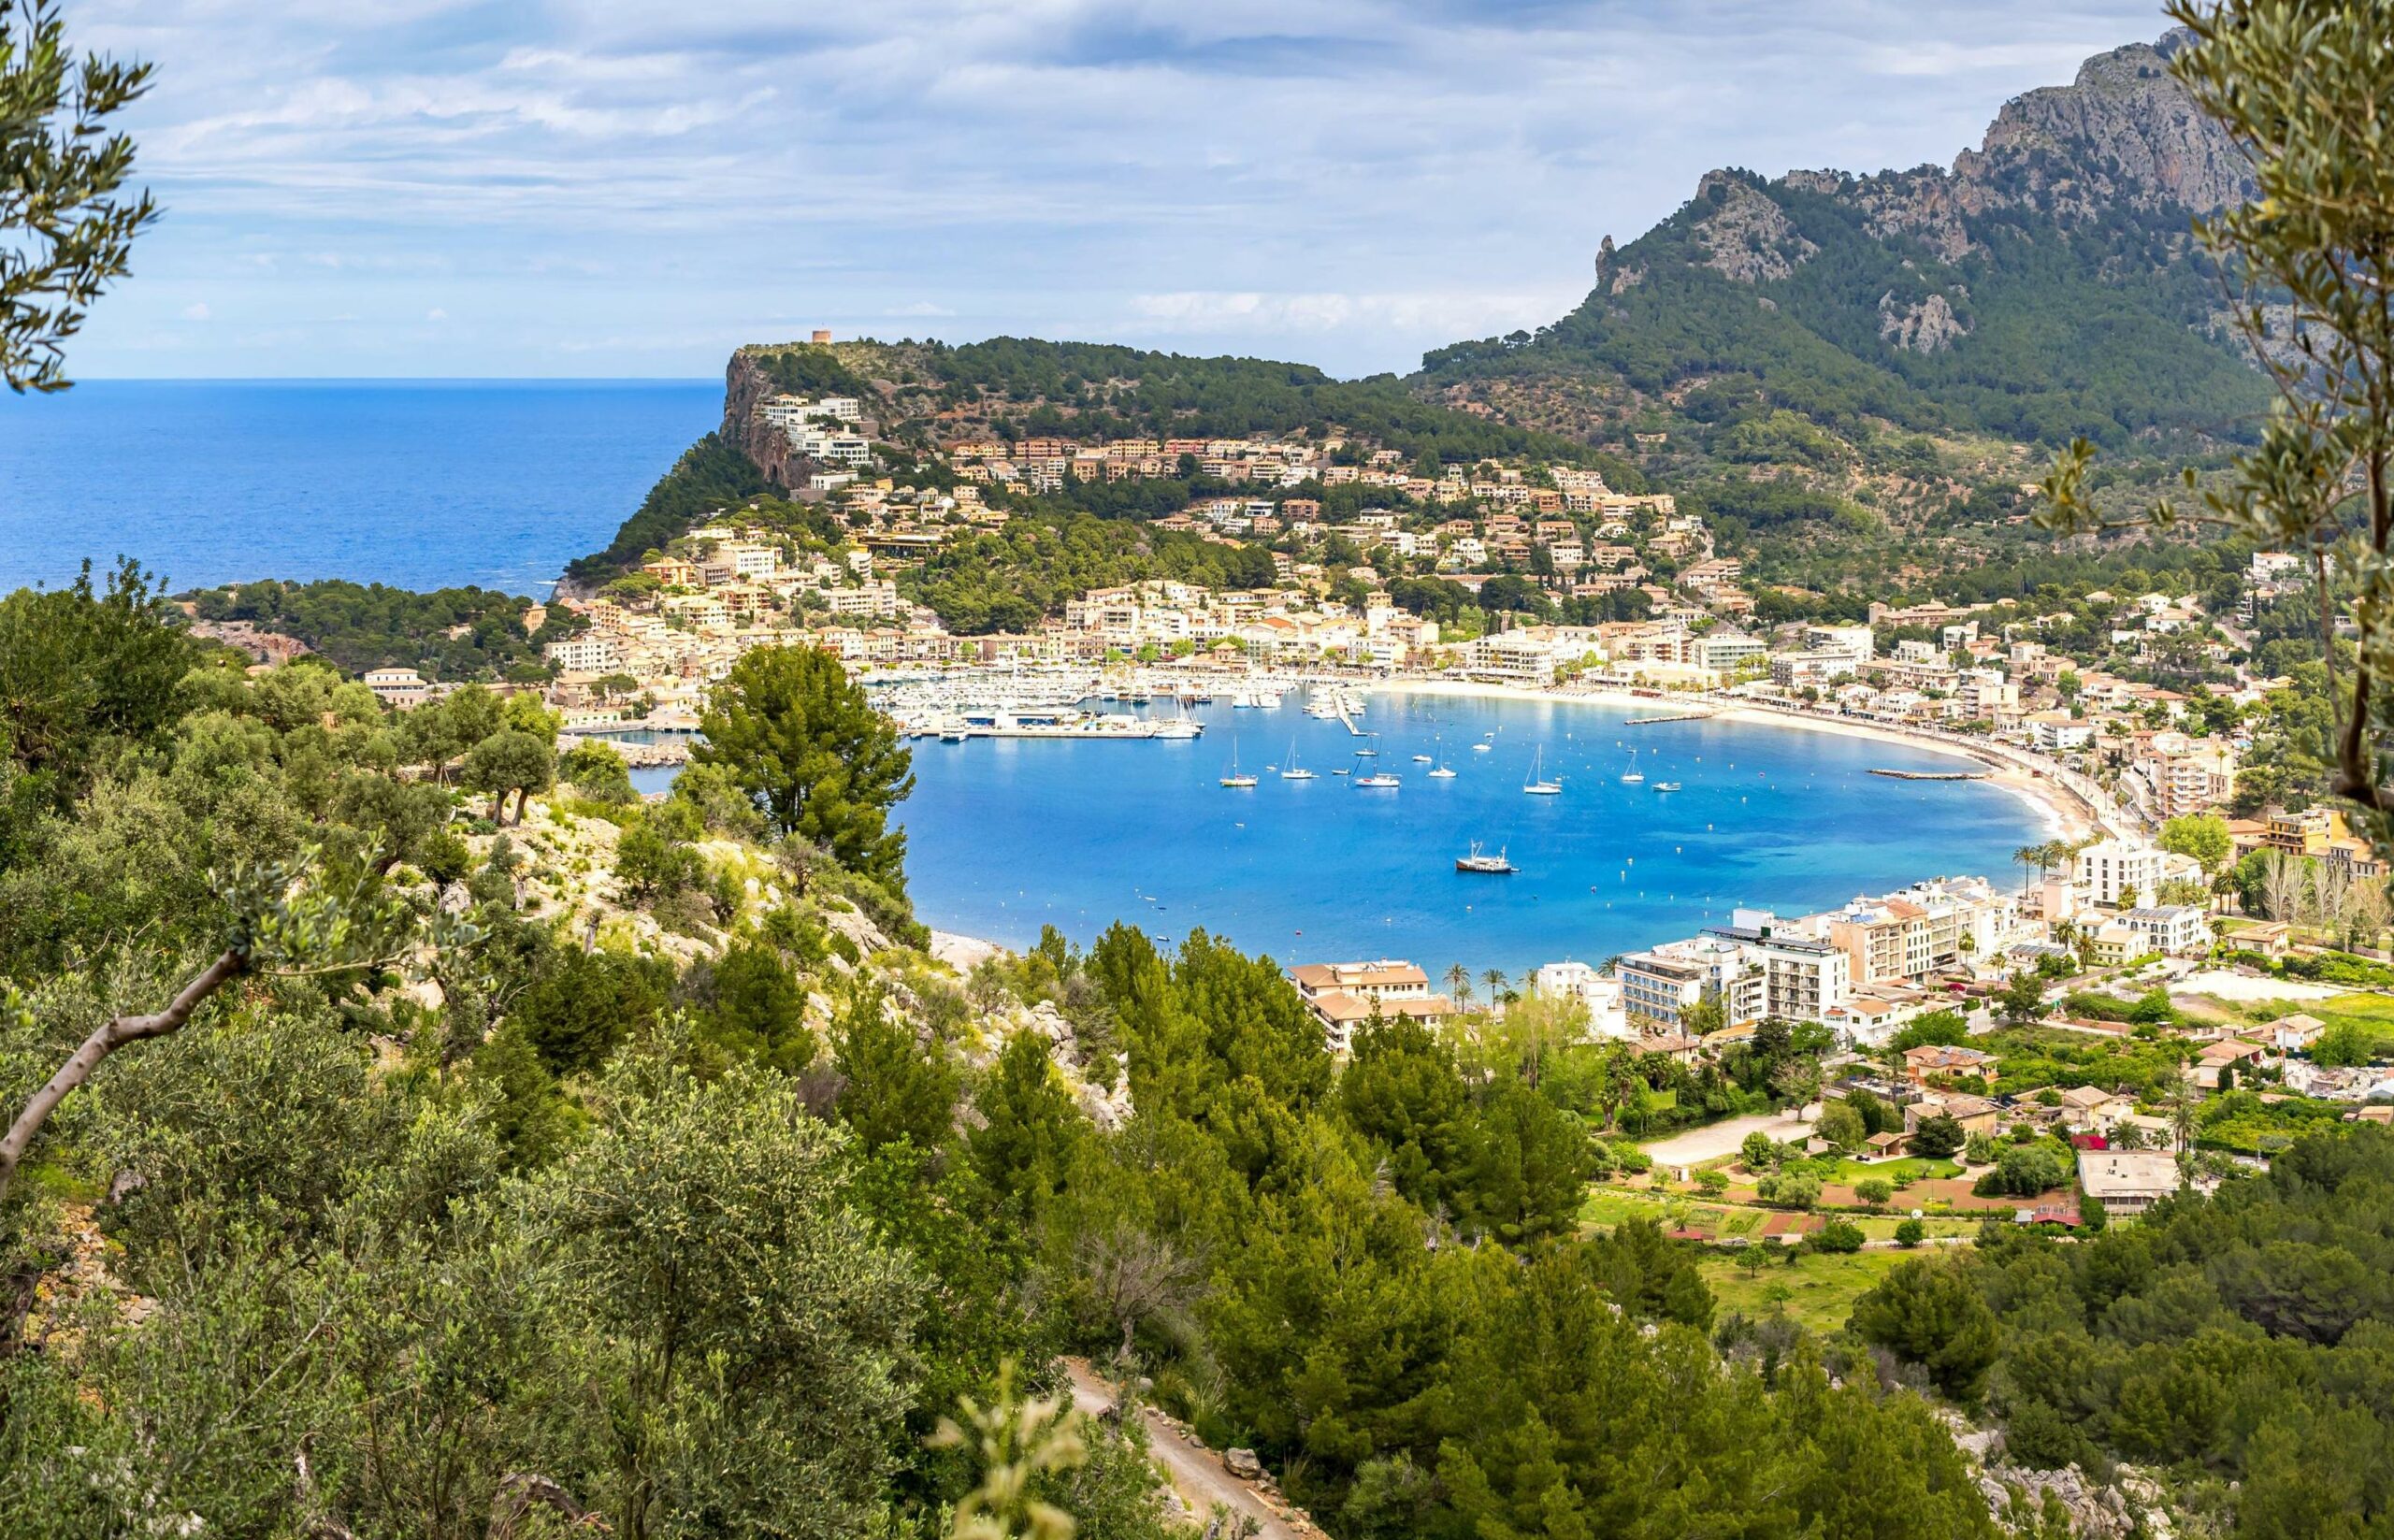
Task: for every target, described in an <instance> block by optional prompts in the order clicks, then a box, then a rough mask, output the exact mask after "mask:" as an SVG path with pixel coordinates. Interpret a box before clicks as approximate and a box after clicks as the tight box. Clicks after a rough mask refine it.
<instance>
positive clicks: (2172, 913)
mask: <svg viewBox="0 0 2394 1540" xmlns="http://www.w3.org/2000/svg"><path fill="white" fill-rule="evenodd" d="M2114 927H2118V928H2123V929H2126V930H2127V931H2129V932H2131V933H2132V935H2133V937H2134V939H2135V942H2136V943H2139V944H2133V945H2131V946H2130V948H2129V949H2128V951H2127V956H2129V957H2142V955H2143V954H2145V953H2147V952H2163V953H2167V954H2168V955H2169V956H2170V957H2201V956H2202V955H2203V954H2205V953H2207V952H2209V951H2210V950H2211V917H2210V916H2209V915H2207V914H2204V913H2203V912H2202V911H2201V910H2200V909H2198V908H2196V907H2195V906H2194V905H2193V904H2186V903H2165V904H2151V905H2141V906H2139V907H2138V908H2135V909H2131V910H2129V911H2127V913H2126V914H2121V915H2120V916H2119V917H2118V918H2116V919H2114V920H2113V921H2112V922H2111V923H2110V924H2108V925H2106V926H2104V927H2103V929H2102V931H2098V933H2097V937H2096V939H2097V942H2098V944H2099V943H2101V942H2102V941H2103V939H2104V933H2105V932H2109V931H2110V930H2112V929H2113V928H2114Z"/></svg>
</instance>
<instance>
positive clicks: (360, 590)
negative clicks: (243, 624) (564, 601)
mask: <svg viewBox="0 0 2394 1540" xmlns="http://www.w3.org/2000/svg"><path fill="white" fill-rule="evenodd" d="M184 602H185V603H187V604H189V605H190V607H191V612H192V613H193V614H194V615H195V616H196V617H197V618H199V619H201V620H204V621H247V622H249V623H250V624H251V625H252V626H256V627H258V629H260V630H262V631H271V632H275V633H277V634H279V635H282V636H288V637H294V638H296V639H297V640H300V641H302V642H305V643H306V644H307V645H308V647H309V648H310V650H312V651H314V652H318V653H321V654H323V655H324V656H325V657H327V658H330V659H331V660H332V661H333V662H334V663H336V664H338V665H339V667H340V668H341V669H342V670H343V671H345V672H348V673H353V674H356V673H364V672H365V671H366V670H368V669H387V668H407V669H417V670H418V671H419V672H421V673H422V674H423V675H424V677H425V678H426V679H430V680H440V681H443V682H446V683H450V684H456V683H461V682H463V681H466V680H483V681H494V680H501V679H507V678H516V677H523V678H545V677H546V676H547V672H548V670H547V669H546V668H545V667H544V666H543V665H542V664H541V646H542V645H543V644H545V643H547V642H551V641H555V640H559V639H560V638H563V637H566V636H569V635H570V634H571V633H572V632H573V631H575V630H577V629H579V628H580V625H581V622H580V621H579V619H578V618H577V617H576V616H574V615H572V614H570V613H569V612H565V611H563V610H559V611H556V612H552V613H550V614H546V615H543V616H542V617H541V625H540V626H538V627H531V628H527V627H526V626H525V624H524V622H525V620H526V616H527V612H529V611H530V609H531V604H532V601H531V600H529V599H527V598H525V597H522V596H521V595H518V594H502V593H499V592H498V591H497V590H495V589H488V588H440V589H435V590H434V591H432V592H430V593H417V592H415V591H413V590H411V589H406V588H391V587H386V586H385V585H383V584H382V583H351V582H349V581H347V580H345V579H338V578H334V579H324V580H322V581H319V582H316V583H281V582H276V581H272V580H268V581H264V582H259V583H238V584H228V585H226V586H224V587H221V588H204V589H201V590H199V591H198V592H196V593H194V594H191V595H188V596H186V597H185V600H184Z"/></svg>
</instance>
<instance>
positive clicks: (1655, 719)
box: [1622, 712, 1712, 727]
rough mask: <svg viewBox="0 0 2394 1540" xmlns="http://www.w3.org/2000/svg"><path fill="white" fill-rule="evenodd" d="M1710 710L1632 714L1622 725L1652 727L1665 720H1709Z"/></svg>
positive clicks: (1710, 716)
mask: <svg viewBox="0 0 2394 1540" xmlns="http://www.w3.org/2000/svg"><path fill="white" fill-rule="evenodd" d="M1711 718H1712V713H1711V712H1669V713H1667V714H1666V715H1663V716H1633V717H1631V718H1630V719H1629V720H1627V721H1626V722H1623V723H1622V727H1658V726H1660V725H1661V724H1663V723H1665V722H1709V721H1710V720H1711Z"/></svg>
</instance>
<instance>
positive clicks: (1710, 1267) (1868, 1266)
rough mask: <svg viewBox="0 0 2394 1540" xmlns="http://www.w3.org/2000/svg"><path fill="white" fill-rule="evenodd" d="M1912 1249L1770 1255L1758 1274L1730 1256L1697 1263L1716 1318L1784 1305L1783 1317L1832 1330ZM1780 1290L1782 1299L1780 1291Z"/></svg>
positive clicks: (1767, 1312) (1709, 1257) (1770, 1311)
mask: <svg viewBox="0 0 2394 1540" xmlns="http://www.w3.org/2000/svg"><path fill="white" fill-rule="evenodd" d="M1919 1255H1921V1253H1919V1252H1916V1251H1855V1252H1849V1253H1847V1254H1846V1255H1844V1256H1833V1255H1829V1254H1826V1253H1822V1254H1818V1255H1814V1256H1809V1257H1798V1258H1796V1259H1795V1261H1793V1262H1792V1263H1791V1262H1782V1261H1781V1260H1780V1259H1778V1258H1776V1257H1774V1258H1772V1259H1771V1260H1770V1262H1769V1264H1768V1265H1767V1266H1766V1267H1764V1268H1763V1269H1762V1270H1761V1271H1760V1272H1757V1273H1748V1272H1747V1271H1746V1270H1745V1269H1744V1268H1742V1267H1740V1266H1738V1262H1737V1260H1736V1259H1734V1258H1731V1257H1727V1256H1722V1255H1718V1254H1709V1255H1707V1256H1706V1257H1705V1258H1704V1259H1703V1261H1702V1262H1701V1263H1700V1264H1699V1265H1701V1266H1702V1268H1703V1270H1704V1281H1705V1282H1706V1283H1708V1284H1709V1285H1711V1287H1712V1298H1713V1300H1714V1302H1715V1303H1716V1304H1717V1306H1718V1310H1717V1312H1716V1318H1717V1317H1718V1316H1725V1315H1727V1314H1728V1313H1729V1312H1730V1311H1732V1310H1742V1311H1744V1312H1745V1313H1746V1314H1747V1315H1749V1316H1767V1315H1771V1314H1773V1313H1775V1312H1777V1311H1779V1310H1781V1309H1782V1308H1783V1309H1784V1310H1785V1311H1786V1313H1787V1315H1788V1317H1790V1318H1791V1319H1793V1320H1795V1321H1796V1322H1798V1323H1800V1324H1802V1325H1804V1326H1807V1327H1810V1329H1811V1330H1813V1331H1836V1330H1837V1329H1838V1328H1839V1327H1841V1326H1843V1325H1844V1324H1845V1320H1846V1317H1848V1316H1850V1315H1852V1314H1853V1302H1854V1301H1855V1300H1857V1299H1860V1298H1861V1297H1862V1296H1863V1294H1864V1293H1866V1292H1868V1290H1869V1289H1870V1288H1873V1287H1875V1286H1876V1285H1877V1284H1878V1282H1879V1280H1880V1279H1881V1278H1882V1277H1884V1276H1886V1274H1887V1270H1888V1269H1889V1268H1892V1267H1894V1266H1895V1265H1896V1263H1897V1262H1900V1261H1902V1260H1904V1259H1906V1258H1909V1257H1916V1256H1919ZM1781 1289H1784V1290H1785V1291H1786V1292H1785V1294H1784V1296H1783V1297H1782V1296H1781V1293H1780V1292H1779V1291H1780V1290H1781Z"/></svg>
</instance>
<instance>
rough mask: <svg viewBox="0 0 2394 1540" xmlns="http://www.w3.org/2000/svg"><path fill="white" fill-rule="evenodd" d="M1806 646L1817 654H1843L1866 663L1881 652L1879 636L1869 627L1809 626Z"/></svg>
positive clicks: (1805, 639)
mask: <svg viewBox="0 0 2394 1540" xmlns="http://www.w3.org/2000/svg"><path fill="white" fill-rule="evenodd" d="M1804 645H1805V646H1806V647H1808V648H1810V650H1812V651H1813V652H1816V653H1843V654H1845V655H1847V656H1849V657H1853V658H1856V659H1859V660H1861V661H1864V662H1868V660H1869V659H1871V658H1873V657H1875V656H1877V655H1878V652H1879V639H1878V636H1877V634H1876V633H1874V632H1873V631H1872V630H1871V629H1870V627H1869V626H1805V627H1804Z"/></svg>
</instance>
